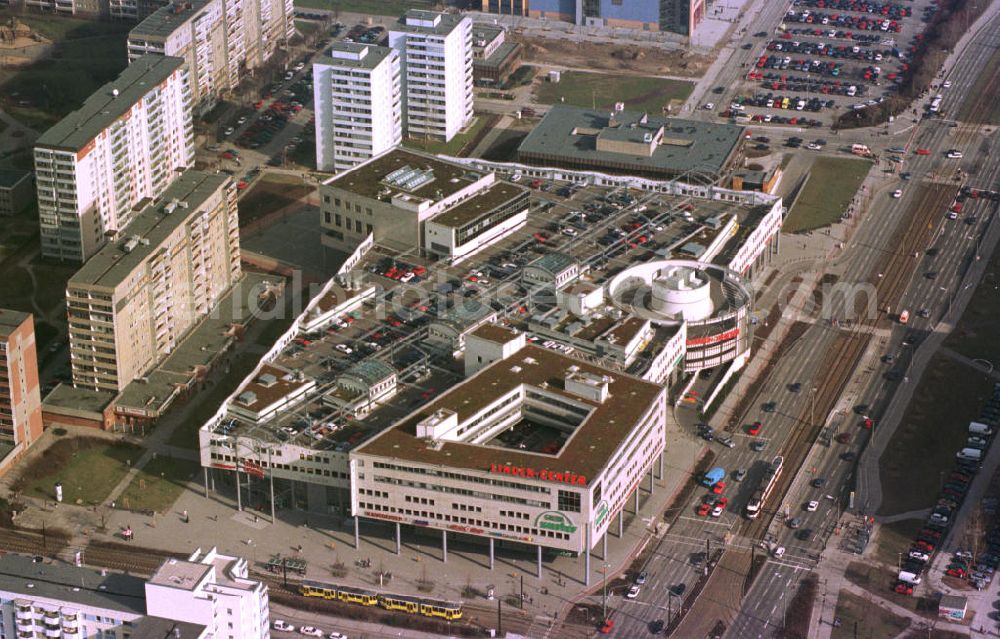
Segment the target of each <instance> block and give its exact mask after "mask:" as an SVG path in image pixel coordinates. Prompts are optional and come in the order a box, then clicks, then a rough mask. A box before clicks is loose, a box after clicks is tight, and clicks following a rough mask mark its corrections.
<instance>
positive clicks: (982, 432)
mask: <svg viewBox="0 0 1000 639" xmlns="http://www.w3.org/2000/svg"><path fill="white" fill-rule="evenodd" d="M969 434H970V435H976V436H977V437H989V436H991V435H992V434H993V429H992V428H990V427H989V425H988V424H984V423H982V422H969Z"/></svg>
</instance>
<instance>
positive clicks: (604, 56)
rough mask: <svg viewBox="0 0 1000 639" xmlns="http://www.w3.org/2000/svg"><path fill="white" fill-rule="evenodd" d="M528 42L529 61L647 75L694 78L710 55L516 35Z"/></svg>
mask: <svg viewBox="0 0 1000 639" xmlns="http://www.w3.org/2000/svg"><path fill="white" fill-rule="evenodd" d="M515 39H517V40H518V41H520V42H521V44H523V45H524V61H525V62H526V63H529V64H538V65H541V66H551V65H552V61H553V60H558V61H559V66H565V67H576V68H586V69H589V70H595V71H600V70H604V71H629V72H633V73H636V74H645V75H677V76H689V77H692V78H697V77H701V76H702V75H704V74H705V71H706V70H707V69H708V67H709V65H710V64H711V63H712V61H711V59H710V58H707V57H704V56H694V55H690V54H688V53H685V52H684V51H666V50H664V49H659V48H654V47H639V46H628V45H621V44H610V43H599V42H576V41H571V40H562V39H555V38H551V39H549V38H546V39H537V38H531V39H527V38H524V37H515Z"/></svg>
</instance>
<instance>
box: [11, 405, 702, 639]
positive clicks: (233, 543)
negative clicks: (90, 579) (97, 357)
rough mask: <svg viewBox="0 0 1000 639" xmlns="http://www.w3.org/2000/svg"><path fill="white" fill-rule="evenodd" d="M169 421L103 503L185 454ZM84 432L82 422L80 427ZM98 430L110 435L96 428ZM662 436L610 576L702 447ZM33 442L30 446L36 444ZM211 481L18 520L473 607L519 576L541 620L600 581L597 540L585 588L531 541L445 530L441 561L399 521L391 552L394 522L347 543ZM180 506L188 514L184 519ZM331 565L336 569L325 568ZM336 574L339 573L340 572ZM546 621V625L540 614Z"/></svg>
mask: <svg viewBox="0 0 1000 639" xmlns="http://www.w3.org/2000/svg"><path fill="white" fill-rule="evenodd" d="M191 406H193V404H192V405H189V406H185V409H186V410H182V411H179V413H178V414H177V415H175V416H173V418H172V421H174V422H177V423H180V422H181V421H183V420H184V419H185V418H186V417H187V412H188V410H187V409H190V407H191ZM170 430H171V429H169V428H165V427H164V424H161V425H160V426H158V427H157V429H156V430H155V431H154V432H153V434H151V435H150V436H149V437H148V438H147V439H146V443H147V444H148V445H149V450H148V451H147V452H146V453H145V454H144V455H143V457H141V458H140V459H139V460H138V461H137V462H136V463H135V467H134V468H133V469H132V470H131V471H130V473H129V475H128V476H126V477H125V478H124V479H123V480H122V481H121V482H119V484H118V486H116V488H115V489H114V490H113V491H112V493H111V495H110V496H109V498H108V502H110V501H112V500H115V499H116V498H117V496H118V495H120V494H121V493H122V491H124V489H125V488H126V486H127V485H128V483H129V482H130V481H131V479H132V478H133V477H134V475H135V474H136V473H137V472H138V471H139V470H140V469H141V468H142V467H143V466H145V464H146V463H148V462H149V460H150V459H152V456H153V454H154V453H155V454H168V453H171V454H177V455H178V456H185V457H188V458H190V457H192V456H193V452H192V451H185V450H178V449H176V448H175V447H172V446H169V445H168V444H167V443H166V441H167V440H168V439H169V432H170ZM91 432H92V431H87V433H88V434H89V433H91ZM95 434H96V433H95ZM98 436H102V437H111V436H112V435H110V434H107V433H101V434H98ZM670 441H671V442H672V445H671V449H670V454H669V457H668V461H667V463H665V465H664V477H663V478H662V479H660V480H655V481H654V492H653V493H652V494H650V493H649V492H648V490H647V489H648V485H649V483H648V480H643V481H642V482H641V486H640V509H639V513H638V514H634V513H633V512H632V511H631V509H632V503H633V502H632V500H629V501H628V505H627V506H626V511H627V512H626V513H625V515H624V525H625V529H624V536H623V538H622V539H619V538H618V537H617V535H616V534H615V533H616V532H617V527H616V526H615V524H612V527H611V529H612V534H611V535H609V540H608V556H607V559H606V562H607V563H608V564H610V565H611V569H610V570H609V571H608V573H607V576H608V579H609V580H611V579H614V578H616V577H618V576H619V575H621V574H623V573H624V572H625V570H626V569H627V568H628V567H629V565H630V563H631V562H632V560H633V559H634V557H635V556H636V554H637V552H638V550H640V549H641V548H642V547H643V546H644V545H645V544H648V543H650V542H651V541H653V540H654V539H655V535H656V533H657V529H656V523H657V522H659V521H662V512H663V510H664V509H665V507H666V505H667V504H668V503H669V502H670V501H671V498H672V496H673V495H674V494H675V493H676V492H677V490H679V488H680V487H681V486H682V485H683V483H684V482H685V481H686V480H687V479H688V477H689V476H690V468H691V466H692V465H693V463H694V462H695V461H696V460H697V458H698V457H699V454H700V452H701V451H702V450H703V444H704V442H701V441H700V440H697V439H695V438H694V437H693V435H690V434H686V433H680V432H673V433H671V434H670ZM41 449H42V447H38V450H41ZM32 452H35V449H33V451H32ZM251 481H254V482H256V480H251ZM210 488H212V486H211V482H210ZM214 488H215V490H209V491H208V492H207V496H206V491H205V486H204V484H203V483H202V482H200V481H196V482H192V483H190V484H189V485H188V490H187V491H186V492H184V493H183V494H182V495H181V497H180V498H179V499H178V501H177V502H176V503H175V504H174V506H173V508H172V509H171V510H170V511H169V512H165V513H156V514H154V515H144V514H139V513H133V512H128V511H122V510H111V509H108V508H103V507H102V508H99V509H97V510H96V511H95V510H90V509H87V508H83V507H78V506H75V505H70V504H61V505H59V506H58V507H57V508H55V509H53V508H51V507H46V506H45V505H44V504H42V503H38V502H34V503H31V506H30V507H29V508H28V509H27V510H26V511H25V512H24V513H23V514H21V515H20V516H19V517H18V523H19V524H20V525H22V526H25V527H28V528H40V527H41V525H42V523H43V522H44V523H45V524H46V525H47V526H50V527H60V528H65V529H67V530H69V531H70V533H71V535H73V538H72V539H71V542H70V545H69V547H68V548H67V549H66V551H65V552H64V553H63V554H64V555H65V558H71V557H72V553H73V552H74V551H75V550H78V549H83V548H85V546H86V544H87V543H88V541H89V540H91V539H94V540H101V541H112V540H114V541H119V542H120V541H122V538H121V531H122V530H123V529H125V528H126V527H129V528H132V530H133V531H134V540H135V544H136V545H137V546H141V547H149V548H155V549H162V550H171V551H175V552H183V553H187V552H190V551H191V550H193V549H194V548H197V547H205V546H207V545H215V546H218V548H219V549H220V551H222V552H225V553H230V554H235V555H241V556H245V557H247V558H248V559H250V561H251V563H252V565H253V566H254V569H255V570H256V571H263V570H264V568H265V566H266V562H267V560H268V559H269V558H271V557H273V556H276V555H283V556H301V557H303V558H305V559H307V561H308V570H307V573H306V576H307V577H309V578H314V579H325V580H336V581H340V582H344V583H349V584H353V585H357V586H364V587H378V586H379V583H380V580H379V573H380V572H383V571H386V572H391V573H392V575H393V576H392V580H391V581H390V582H389V583H387V584H385V586H384V587H385V588H387V589H393V590H398V591H400V592H411V593H415V592H417V591H418V589H417V583H418V581H422V580H429V581H431V582H433V584H434V586H433V591H432V592H431V593H430V594H431V596H435V597H440V598H447V599H462V600H465V601H466V602H468V603H470V604H473V605H477V606H481V607H482V606H490V605H494V604H492V603H491V602H487V601H486V600H485V599H484V598H481V597H480V598H477V597H469V596H468V594H467V592H466V589H467V588H472V589H474V590H476V591H478V592H479V593H482V595H483V596H485V594H486V592H487V590H488V589H490V588H493V589H494V590H495V592H496V593H497V595H508V594H512V593H514V592H517V591H518V590H519V589H520V585H521V576H522V575H523V581H524V592H525V594H526V596H527V597H528V600H527V603H526V607H525V613H526V614H527V615H529V617H541V618H542V619H548V618H552V617H553V615H556V618H557V619H560V620H562V619H565V618H566V615H567V614H568V612H569V609H570V607H571V606H572V605H573V604H574V602H576V601H579V600H581V599H582V598H583V597H584V596H585V595H584V592H585V591H589V592H594V591H598V590H599V589H600V580H601V564H602V563H604V562H605V560H604V559H602V546H601V544H600V543H598V544H597V546H596V548H595V551H594V553H593V558H592V561H591V570H592V575H591V584H590V587H589V588H587V589H585V588H584V586H583V561H582V559H575V558H569V557H557V558H555V559H554V560H552V561H546V562H545V563H544V567H543V574H542V578H541V579H539V578H538V577H536V574H535V573H536V569H537V565H536V560H535V553H534V550H533V549H528V550H529V552H525V549H524V548H522V547H518V548H498V551H497V560H496V567H495V569H494V570H490V568H489V566H488V562H487V555H486V553H485V548H484V547H482V546H481V545H473V544H471V543H468V540H460V539H458V538H457V535H454V534H451V535H449V540H448V541H449V543H448V546H449V548H448V550H449V552H448V558H447V561H443V560H442V554H441V545H440V544H441V542H440V539H441V537H440V533H438V534H434V535H430V534H419V535H418V533H417V531H414V530H404V533H403V544H402V552H401V554H400V555H396V554H395V542H394V539H393V530H392V529H391V528H390V527H389V526H385V525H380V524H377V523H371V522H362V524H361V528H360V531H361V544H360V547H359V548H358V547H355V545H354V525H353V520H352V519H351V518H348V517H337V516H321V515H316V514H310V513H306V512H302V511H294V510H279V511H278V513H277V521H276V522H272V521H270V513H269V512H260V511H253V510H249V509H245V510H243V511H240V510H237V508H236V503H235V495H234V494H233V493H232V490H233V489H232V487H231V486H229V487H227V486H223V484H222V482H221V481H219V482H215V486H214ZM185 511H186V512H187V514H188V517H189V521H185V519H184V516H183V514H184V513H185ZM102 518H105V519H106V523H107V530H106V532H99V531H97V530H96V529H97V528H98V527H99V523H100V520H101V519H102ZM659 532H660V533H661V534H662V533H663V532H665V529H664V528H663V527H662V526H661V527H660V531H659ZM300 547H301V551H299V548H300ZM362 559H370V560H371V564H370V565H369V566H368V567H362V566H360V565H359V562H360V560H362ZM335 567H336V568H337V570H336V572H337V574H338V576H337V577H334V576H332V575H333V574H334V573H333V572H332V571H333V570H334V568H335ZM341 574H342V575H343V576H339V575H341ZM544 625H545V626H546V627H547V623H546V624H544ZM553 636H555V635H553Z"/></svg>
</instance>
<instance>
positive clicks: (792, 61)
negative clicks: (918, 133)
mask: <svg viewBox="0 0 1000 639" xmlns="http://www.w3.org/2000/svg"><path fill="white" fill-rule="evenodd" d="M935 11H936V5H935V4H934V3H932V2H929V1H921V0H917V1H915V2H886V3H878V2H857V1H854V0H840V1H833V2H830V1H827V0H795V2H793V3H792V4H791V5H790V6H789V8H788V11H787V12H786V14H785V17H784V19H783V20H782V22H781V24H780V25H779V26H778V28H777V29H775V31H774V32H773V33H770V32H765V31H761V32H757V33H755V34H753V37H752V39H751V40H750V41H749V42H747V43H745V44H743V47H742V48H743V49H745V50H747V51H751V50H752V51H754V52H755V58H754V60H753V62H752V64H750V65H748V67H749V68H748V70H747V72H746V74H745V75H744V77H743V82H742V83H741V84H740V87H739V88H738V90H737V92H736V93H735V94H734V95H733V96H732V99H731V100H730V101H729V102H728V103H727V104H715V103H712V102H705V103H703V104H702V109H705V110H714V111H716V112H717V113H718V115H719V116H720V117H726V118H733V119H735V120H736V121H738V122H744V123H755V122H758V123H767V124H775V125H791V126H796V127H805V128H817V127H821V126H828V125H830V124H832V123H833V122H834V120H836V118H837V117H839V116H840V115H841V114H842V113H843V112H844V111H845V110H847V109H854V110H860V109H865V108H868V107H869V106H874V105H876V104H879V103H881V102H882V101H883V100H885V99H886V98H887V97H889V96H891V95H893V94H894V93H895V91H896V87H897V85H898V83H900V82H901V81H902V78H903V76H904V74H905V73H906V72H907V71H908V69H909V60H910V57H911V56H912V55H913V54H914V52H916V51H917V48H918V47H919V46H920V40H921V38H922V37H923V36H922V30H923V28H924V27H925V25H926V22H927V21H928V20H929V19H930V18H931V17H932V16H933V15H934V12H935ZM724 92H725V88H724V87H716V88H715V89H714V90H713V94H714V95H720V96H721V95H722V94H723V93H724Z"/></svg>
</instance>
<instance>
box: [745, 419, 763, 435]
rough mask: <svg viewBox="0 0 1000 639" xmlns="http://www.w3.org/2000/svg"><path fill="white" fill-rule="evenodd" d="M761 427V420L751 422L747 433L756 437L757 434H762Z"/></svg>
mask: <svg viewBox="0 0 1000 639" xmlns="http://www.w3.org/2000/svg"><path fill="white" fill-rule="evenodd" d="M760 427H761V423H760V422H754V423H752V424H750V427H749V428H747V434H748V435H753V436H754V437H756V436H757V435H759V434H760Z"/></svg>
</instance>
